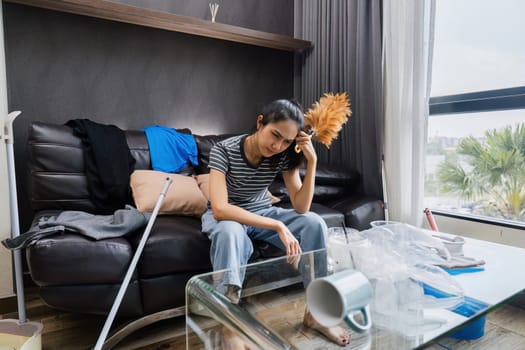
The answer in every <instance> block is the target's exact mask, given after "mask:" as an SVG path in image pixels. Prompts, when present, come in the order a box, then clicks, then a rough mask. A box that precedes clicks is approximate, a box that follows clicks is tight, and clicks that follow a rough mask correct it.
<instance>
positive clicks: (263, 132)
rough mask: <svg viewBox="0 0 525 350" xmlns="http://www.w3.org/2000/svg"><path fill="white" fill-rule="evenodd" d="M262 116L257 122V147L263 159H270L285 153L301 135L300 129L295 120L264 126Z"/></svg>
mask: <svg viewBox="0 0 525 350" xmlns="http://www.w3.org/2000/svg"><path fill="white" fill-rule="evenodd" d="M261 119H262V116H260V118H259V119H258V121H257V124H258V128H257V133H258V137H257V141H258V142H257V145H258V148H259V152H260V153H261V155H262V156H263V157H266V158H270V157H272V156H274V155H276V154H278V153H281V152H283V151H285V150H286V149H287V148H288V147H289V146H290V145H291V144H292V142H293V141H294V140H295V138H296V137H297V135H298V134H299V127H298V126H297V123H296V122H294V121H293V120H290V119H288V120H281V121H278V122H274V123H268V124H266V125H262V123H261Z"/></svg>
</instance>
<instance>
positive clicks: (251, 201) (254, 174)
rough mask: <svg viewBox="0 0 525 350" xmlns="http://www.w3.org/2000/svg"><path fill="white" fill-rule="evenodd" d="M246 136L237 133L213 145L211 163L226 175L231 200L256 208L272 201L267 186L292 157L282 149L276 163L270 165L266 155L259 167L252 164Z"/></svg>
mask: <svg viewBox="0 0 525 350" xmlns="http://www.w3.org/2000/svg"><path fill="white" fill-rule="evenodd" d="M247 136H248V135H239V136H234V137H231V138H228V139H226V140H223V141H221V142H218V143H217V144H216V145H215V146H213V148H212V149H211V151H210V162H209V167H210V169H215V170H218V171H220V172H221V173H223V174H224V175H225V177H226V187H227V191H228V203H230V204H233V205H237V206H239V207H241V208H243V209H246V210H249V211H252V212H253V211H256V210H259V209H263V208H268V207H270V206H271V205H272V203H271V200H270V197H268V186H270V184H271V183H272V182H273V180H274V179H275V176H276V175H277V174H278V173H280V172H282V171H285V170H288V164H289V161H288V159H287V158H286V157H285V155H284V153H282V154H281V159H279V162H278V163H277V165H276V166H274V167H272V166H270V159H269V158H264V159H263V161H262V162H261V164H260V165H259V166H258V167H253V166H252V165H251V164H250V163H249V162H248V160H247V159H246V155H245V154H244V141H245V140H246V137H247Z"/></svg>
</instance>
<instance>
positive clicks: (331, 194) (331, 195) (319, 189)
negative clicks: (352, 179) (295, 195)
mask: <svg viewBox="0 0 525 350" xmlns="http://www.w3.org/2000/svg"><path fill="white" fill-rule="evenodd" d="M269 190H270V192H271V193H272V194H273V195H274V196H276V197H277V198H279V199H280V200H281V202H283V203H289V202H290V196H289V194H288V189H287V188H286V185H285V184H284V182H283V181H282V180H280V179H277V180H275V181H274V182H273V183H272V184H271V185H270V187H269ZM345 193H346V188H345V187H344V186H338V185H316V186H315V188H314V198H313V200H314V202H317V203H326V202H328V201H331V200H334V199H336V198H341V197H342V196H344V194H345Z"/></svg>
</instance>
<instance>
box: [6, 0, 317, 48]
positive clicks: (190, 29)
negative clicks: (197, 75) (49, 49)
mask: <svg viewBox="0 0 525 350" xmlns="http://www.w3.org/2000/svg"><path fill="white" fill-rule="evenodd" d="M6 1H7V2H12V3H16V4H22V5H29V6H35V7H40V8H45V9H50V10H56V11H62V12H68V13H74V14H78V15H84V16H90V17H97V18H103V19H107V20H111V21H117V22H125V23H132V24H137V25H141V26H145V27H151V28H159V29H164V30H170V31H174V32H180V33H186V34H192V35H198V36H204V37H208V38H215V39H220V40H227V41H234V42H238V43H243V44H249V45H256V46H262V47H269V48H272V49H278V50H285V51H301V50H304V49H307V48H309V47H311V46H312V43H311V42H309V41H305V40H300V39H294V38H291V37H288V36H284V35H279V34H272V33H267V32H261V31H257V30H253V29H248V28H242V27H236V26H232V25H228V24H223V23H212V22H211V21H206V20H202V19H198V18H193V17H187V16H180V15H176V14H173V13H168V12H161V11H155V10H151V9H147V8H141V7H136V6H131V5H127V4H123V3H118V2H111V1H107V0H6Z"/></svg>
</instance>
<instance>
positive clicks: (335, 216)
mask: <svg viewBox="0 0 525 350" xmlns="http://www.w3.org/2000/svg"><path fill="white" fill-rule="evenodd" d="M278 206H279V207H281V208H288V209H289V208H292V204H291V203H282V204H281V203H280V204H278ZM310 211H313V212H314V213H316V214H319V216H321V217H322V218H323V220H324V221H325V223H326V225H327V226H328V227H341V226H342V225H343V220H344V215H343V214H342V213H341V212H340V211H337V210H334V209H332V208H329V207H327V206H325V205H322V204H320V203H316V202H314V203H312V205H311V206H310Z"/></svg>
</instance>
